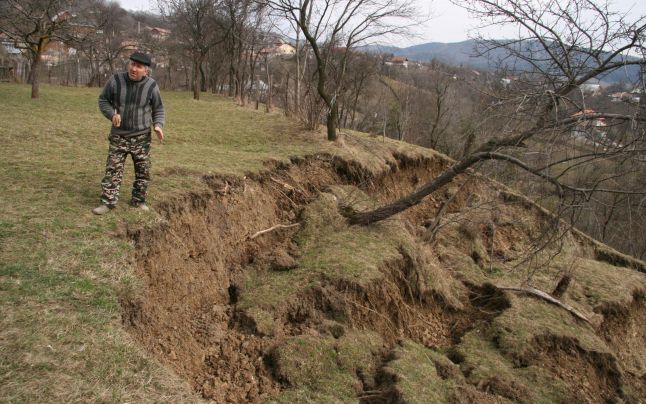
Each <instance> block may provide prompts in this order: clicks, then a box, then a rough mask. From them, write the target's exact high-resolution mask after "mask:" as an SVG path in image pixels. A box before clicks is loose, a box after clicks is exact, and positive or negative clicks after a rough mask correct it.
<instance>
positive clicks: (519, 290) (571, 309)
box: [496, 286, 592, 325]
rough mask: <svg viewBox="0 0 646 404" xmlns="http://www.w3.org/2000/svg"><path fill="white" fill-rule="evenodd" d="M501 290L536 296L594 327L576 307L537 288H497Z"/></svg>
mask: <svg viewBox="0 0 646 404" xmlns="http://www.w3.org/2000/svg"><path fill="white" fill-rule="evenodd" d="M496 287H497V288H498V289H500V290H509V291H511V292H517V293H526V294H529V295H532V296H536V297H538V298H541V299H543V300H546V301H548V302H549V303H552V304H555V305H557V306H559V307H560V308H562V309H564V310H567V311H569V312H570V313H571V314H572V315H573V316H574V317H576V318H578V319H580V320H583V321H585V322H586V323H588V324H590V325H592V323H591V322H590V320H588V318H587V317H586V316H584V315H583V314H581V313H580V312H579V311H577V310H576V309H575V308H574V307H572V306H570V305H569V304H566V303H563V302H562V301H560V300H558V299H556V298H554V297H552V296H550V295H549V294H547V293H545V292H543V291H541V290H538V289H536V288H532V287H529V288H520V287H513V286H496Z"/></svg>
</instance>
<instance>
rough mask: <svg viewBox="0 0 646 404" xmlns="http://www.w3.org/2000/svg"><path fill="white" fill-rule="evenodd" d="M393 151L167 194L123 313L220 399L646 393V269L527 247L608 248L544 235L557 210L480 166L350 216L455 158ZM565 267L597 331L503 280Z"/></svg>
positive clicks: (144, 237) (590, 252)
mask: <svg viewBox="0 0 646 404" xmlns="http://www.w3.org/2000/svg"><path fill="white" fill-rule="evenodd" d="M380 158H381V160H380V161H381V162H382V164H381V165H376V166H373V167H369V166H366V165H365V164H362V163H359V162H357V161H352V160H347V159H342V158H339V157H338V156H336V157H332V156H328V155H317V156H311V157H308V158H294V159H292V161H291V163H280V162H272V163H269V164H268V166H267V171H266V172H263V173H260V174H256V175H249V176H247V177H245V178H243V179H240V178H232V177H225V176H213V175H211V176H207V177H205V178H204V181H205V182H206V183H207V184H208V185H209V187H210V190H211V191H210V192H205V193H203V194H199V195H198V194H190V195H187V196H186V197H185V198H184V199H183V200H177V201H172V202H166V203H164V204H162V205H161V206H159V207H158V211H160V212H161V214H162V218H163V220H161V222H160V223H159V224H157V225H155V226H153V227H149V228H145V229H137V230H130V232H129V236H130V237H131V238H132V240H133V241H134V242H135V243H136V245H137V249H136V250H137V255H136V256H135V257H134V260H135V263H136V266H137V268H138V273H139V275H140V279H141V283H142V288H141V290H138V291H137V292H136V293H129V294H125V295H124V296H123V298H122V306H123V320H124V324H125V325H126V327H127V328H128V330H129V331H130V332H131V334H132V335H133V337H134V338H135V339H136V340H137V341H138V342H139V343H140V344H141V345H142V346H143V347H144V348H145V349H147V350H148V351H149V352H151V353H153V354H154V355H155V356H156V357H157V358H158V359H159V360H160V361H161V362H163V363H165V364H166V365H167V366H169V367H171V368H172V369H174V370H175V371H176V372H177V373H179V374H180V375H181V376H183V377H185V378H186V379H187V380H189V381H190V382H191V383H192V385H193V387H194V388H195V389H196V390H197V391H199V392H200V393H201V394H202V395H203V396H204V397H205V398H206V399H210V400H213V401H215V402H264V401H270V400H273V401H282V402H296V401H299V402H302V401H317V402H320V401H348V400H350V401H352V400H357V401H363V402H384V401H394V402H400V401H422V402H429V401H434V402H473V401H478V402H504V401H506V400H507V399H510V400H514V401H520V402H523V401H527V400H529V401H533V400H538V399H547V400H548V401H549V400H550V397H554V401H558V399H557V397H558V394H563V395H562V396H561V397H575V398H579V399H581V400H592V401H594V400H602V399H603V400H614V399H626V400H629V399H634V398H635V397H640V395H642V394H643V391H642V390H641V388H640V387H639V386H638V385H639V383H640V378H643V374H644V373H643V363H644V362H643V361H642V360H643V359H642V358H641V357H639V356H638V355H637V356H636V354H635V352H638V351H639V352H641V351H643V350H644V348H645V347H646V344H645V342H644V334H643V332H641V331H640V327H639V324H640V321H642V320H643V315H644V308H643V306H644V303H643V295H639V296H641V297H639V296H638V297H635V298H634V299H632V302H633V303H630V302H629V300H627V298H623V297H622V298H621V299H623V300H621V299H620V297H621V296H625V292H621V293H620V292H618V290H620V289H621V290H623V289H622V288H628V287H634V285H636V284H637V285H642V286H643V285H644V284H645V281H644V277H643V275H642V274H638V273H637V272H635V271H630V270H628V269H615V268H616V267H612V266H610V265H608V264H600V263H598V262H597V261H594V263H595V264H594V265H600V267H598V266H590V265H588V266H585V265H587V264H585V262H587V261H585V262H584V261H582V260H581V259H578V260H577V262H583V263H582V264H580V265H581V267H580V268H578V271H575V269H577V268H573V266H572V265H571V262H572V260H569V261H568V260H567V259H565V260H562V261H559V260H555V259H553V258H551V259H545V260H543V261H540V259H537V260H536V261H528V260H527V259H526V257H527V256H528V253H530V252H531V253H534V254H533V255H534V256H535V257H539V255H540V254H537V253H536V251H537V250H540V251H547V252H549V254H551V253H552V249H554V248H555V247H554V245H555V243H556V244H558V247H559V248H560V249H561V250H562V251H566V252H567V254H569V256H572V257H574V256H577V257H584V258H585V259H587V260H591V261H590V262H593V260H594V254H595V250H594V247H593V246H592V242H588V241H585V240H583V241H581V236H580V235H577V237H578V238H577V237H574V236H572V235H569V233H567V234H566V233H563V234H560V236H559V237H558V238H557V240H549V241H545V239H544V238H541V237H539V235H541V234H547V233H548V229H550V230H552V229H554V228H555V227H556V228H558V227H559V226H560V225H559V224H558V223H554V221H553V220H551V219H550V216H549V214H547V213H546V212H544V211H542V210H541V209H540V208H537V207H536V206H535V205H531V203H529V202H527V201H526V200H522V199H519V200H521V201H522V203H516V204H514V203H512V202H510V197H509V193H508V191H507V190H505V189H504V188H503V187H502V186H500V185H499V184H494V183H492V182H490V181H488V180H486V179H484V178H481V177H479V176H477V175H473V174H470V175H465V176H462V177H460V179H459V180H458V181H456V183H455V184H453V185H451V186H449V187H447V189H446V190H444V191H443V192H439V193H438V194H437V195H434V196H432V197H430V198H427V200H425V201H424V202H423V203H421V204H419V205H418V206H416V207H414V208H412V209H410V210H409V211H407V212H405V213H404V214H402V215H400V218H399V219H396V220H388V221H385V222H383V223H380V224H378V225H375V226H368V227H359V226H348V225H347V223H346V221H345V219H344V218H343V216H342V215H341V214H340V211H339V207H341V208H343V206H352V207H353V209H366V208H369V207H371V206H374V205H376V204H379V203H383V202H384V201H388V200H392V199H393V198H396V197H398V196H401V195H403V194H404V193H406V192H408V191H410V190H411V189H412V188H414V187H415V186H416V185H418V184H419V183H421V182H423V181H426V180H428V179H429V178H431V177H433V176H434V175H436V174H437V173H438V172H439V171H440V170H441V169H442V168H443V167H444V166H445V165H446V164H447V161H446V160H445V159H442V158H440V157H435V158H434V157H429V156H425V157H424V156H415V157H411V155H410V154H407V153H404V152H401V151H391V152H390V154H389V155H384V156H381V157H380ZM277 225H280V226H277ZM549 254H547V255H549ZM567 254H566V255H567ZM539 258H540V257H539ZM539 261H540V262H541V265H542V266H541V265H539V264H538V262H539ZM544 262H547V264H545V265H543V263H544ZM584 264H585V265H584ZM568 265H569V266H568ZM604 265H605V266H604ZM565 269H568V271H569V272H568V273H572V283H571V286H570V287H569V288H567V290H565V291H564V292H563V295H562V299H564V301H568V302H569V303H570V304H572V305H574V306H576V307H577V308H578V309H580V310H582V311H584V312H586V313H594V311H595V309H596V311H597V313H598V314H597V315H598V316H599V317H600V318H601V321H600V322H599V324H601V325H600V328H599V329H598V330H596V329H591V328H590V327H588V328H585V327H584V326H581V325H580V324H578V323H577V320H576V319H574V318H572V317H571V316H570V314H569V313H567V312H565V311H563V310H562V309H559V308H557V307H554V306H551V305H549V304H547V303H545V302H541V301H536V300H535V299H531V300H530V299H527V298H525V299H523V300H520V298H518V297H513V296H511V295H509V293H507V292H503V291H502V290H501V289H499V288H498V287H497V286H496V285H502V284H516V283H519V282H521V280H525V281H526V280H527V279H531V280H532V282H533V284H534V285H535V286H536V287H539V288H542V289H543V290H547V291H550V290H553V289H554V287H555V283H556V281H558V279H559V276H558V275H559V274H561V273H562V272H563V271H564V270H565ZM607 271H625V272H622V273H620V274H616V276H617V277H618V278H619V279H621V280H620V281H618V283H617V284H616V285H605V284H598V283H595V282H596V279H601V277H602V276H604V274H605V273H606V272H607ZM584 272H585V273H584ZM628 274H629V275H628ZM587 275H590V279H588V278H586V276H587ZM630 285H633V286H630ZM613 288H617V289H616V290H615V289H613ZM613 296H614V297H613ZM631 296H632V295H631ZM613 299H614V300H613ZM634 302H636V303H634ZM626 307H629V308H628V309H626ZM624 309H625V310H624ZM622 310H623V311H622ZM626 319H630V321H628V322H627V324H628V325H624V324H626ZM642 328H643V327H642ZM572 330H574V331H572ZM622 333H623V334H622ZM618 335H619V336H621V335H624V336H625V337H626V338H632V339H631V340H630V341H631V342H632V343H634V344H635V346H634V347H628V348H626V347H621V346H620V345H621V344H619V342H618V341H619V339H618V337H617V336H618ZM527 347H532V349H528V348H527ZM626 364H628V365H626ZM626 366H627V367H626ZM624 369H629V370H627V371H625V370H624ZM574 376H576V377H577V378H578V379H577V380H580V382H574V381H572V379H573V377H574ZM424 386H426V387H424ZM429 386H431V387H432V388H431V387H429ZM433 386H434V387H433ZM590 386H593V387H590ZM555 392H556V393H555ZM577 394H578V395H577Z"/></svg>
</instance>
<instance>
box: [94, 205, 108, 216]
mask: <svg viewBox="0 0 646 404" xmlns="http://www.w3.org/2000/svg"><path fill="white" fill-rule="evenodd" d="M109 211H110V207H109V206H108V205H104V204H101V205H99V206H97V207H96V208H94V209H92V213H94V214H95V215H105V214H106V213H108V212H109Z"/></svg>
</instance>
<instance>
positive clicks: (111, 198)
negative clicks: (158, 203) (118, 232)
mask: <svg viewBox="0 0 646 404" xmlns="http://www.w3.org/2000/svg"><path fill="white" fill-rule="evenodd" d="M150 62H151V61H150V57H149V56H148V55H146V54H145V53H142V52H134V53H133V54H132V55H130V63H129V64H128V71H127V72H123V73H117V74H115V75H114V76H112V77H111V78H110V80H108V82H107V84H106V85H105V87H104V88H103V91H102V92H101V95H100V96H99V109H100V110H101V113H103V115H105V117H106V118H108V119H109V120H111V121H112V129H111V130H110V136H109V140H110V150H109V152H108V161H107V163H106V167H105V176H104V177H103V180H102V181H101V188H102V190H103V192H102V194H101V205H99V206H98V207H96V208H94V209H92V212H93V213H95V214H97V215H102V214H104V213H107V212H109V211H110V209H112V208H114V207H115V206H116V205H117V200H118V199H119V188H120V186H121V179H122V178H123V168H124V163H125V161H126V157H127V156H128V154H130V155H131V156H132V161H133V162H134V165H135V182H134V184H133V186H132V199H131V201H130V204H131V205H132V206H135V207H137V208H139V209H141V210H143V211H148V210H149V208H148V206H147V205H146V191H147V189H148V182H149V181H150V141H151V133H150V127H151V123H152V126H153V129H154V131H155V133H156V134H157V137H158V138H159V140H160V142H161V141H163V140H164V132H163V130H162V128H163V126H164V106H163V104H162V99H161V95H160V94H159V87H158V86H157V83H156V82H155V80H153V79H152V78H150V77H148V71H149V67H150Z"/></svg>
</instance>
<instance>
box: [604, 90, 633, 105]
mask: <svg viewBox="0 0 646 404" xmlns="http://www.w3.org/2000/svg"><path fill="white" fill-rule="evenodd" d="M638 94H639V93H637V94H634V93H632V92H630V93H628V92H625V91H624V92H617V93H612V94H609V95H608V97H610V101H611V102H622V101H623V102H632V103H635V104H639V101H640V99H641V98H640V97H639V95H638Z"/></svg>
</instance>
